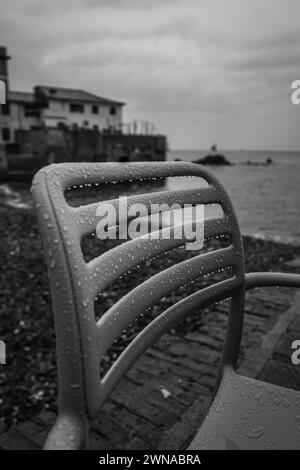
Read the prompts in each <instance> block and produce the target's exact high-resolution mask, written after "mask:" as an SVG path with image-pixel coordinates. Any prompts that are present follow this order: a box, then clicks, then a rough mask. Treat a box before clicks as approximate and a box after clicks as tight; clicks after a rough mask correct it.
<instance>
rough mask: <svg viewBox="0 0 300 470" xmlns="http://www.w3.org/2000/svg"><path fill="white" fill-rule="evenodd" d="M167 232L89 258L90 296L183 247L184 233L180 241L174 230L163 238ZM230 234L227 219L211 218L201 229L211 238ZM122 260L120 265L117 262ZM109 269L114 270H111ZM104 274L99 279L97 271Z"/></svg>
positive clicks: (133, 241) (131, 241)
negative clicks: (151, 261) (163, 254)
mask: <svg viewBox="0 0 300 470" xmlns="http://www.w3.org/2000/svg"><path fill="white" fill-rule="evenodd" d="M164 230H165V232H168V228H166V229H163V230H159V234H160V238H158V239H149V238H146V237H144V238H135V239H133V240H129V241H128V242H127V243H122V244H121V245H117V246H115V247H114V248H112V249H110V250H109V251H107V252H105V253H103V254H102V255H101V256H98V257H96V258H94V259H92V260H91V261H90V262H89V263H87V270H88V274H89V275H88V281H87V283H89V282H90V281H89V279H90V278H92V279H94V283H93V288H94V290H93V294H94V295H96V294H97V293H98V292H99V291H101V290H102V289H105V288H106V287H107V286H108V285H109V284H110V283H111V282H112V281H113V280H114V279H116V278H117V277H119V276H121V275H122V274H124V273H127V272H128V271H129V270H130V269H132V268H134V267H136V266H138V265H139V264H141V263H142V262H145V261H147V260H149V259H151V258H153V257H154V256H157V255H159V254H161V253H164V252H167V251H169V250H173V249H174V248H176V247H178V246H181V245H183V243H184V242H186V241H187V238H186V237H185V235H184V233H183V237H182V238H174V237H173V236H172V234H173V232H174V229H171V230H170V238H165V239H164V238H162V237H161V235H162V234H163V232H164ZM229 233H230V225H229V223H228V220H226V218H216V219H210V220H208V221H207V222H206V223H205V226H204V237H205V238H210V237H213V236H214V235H218V236H221V235H226V234H229ZM120 259H121V262H120ZM112 266H113V267H114V268H113V269H112ZM103 271H105V272H107V273H108V274H107V276H105V277H104V276H100V275H99V273H100V272H103Z"/></svg>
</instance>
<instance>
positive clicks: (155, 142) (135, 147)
mask: <svg viewBox="0 0 300 470" xmlns="http://www.w3.org/2000/svg"><path fill="white" fill-rule="evenodd" d="M9 59H10V57H9V56H8V55H7V51H6V48H5V47H1V46H0V80H2V81H3V82H4V84H5V87H4V88H5V89H6V92H7V94H6V98H7V99H6V104H1V106H0V180H5V179H6V178H12V179H21V180H22V179H23V178H25V179H27V177H28V178H32V176H33V174H34V173H35V172H36V171H37V170H38V169H39V168H41V167H42V166H45V165H48V164H50V163H59V162H74V161H87V162H106V161H113V162H131V161H153V160H156V161H159V160H165V158H166V151H167V139H166V137H165V136H164V135H161V134H159V133H158V132H157V130H156V128H155V126H154V125H153V124H152V123H150V122H147V121H141V120H136V119H135V120H133V121H132V122H131V123H127V124H124V123H123V115H122V112H123V107H124V103H122V102H120V101H116V100H111V99H108V98H103V97H101V96H97V95H94V94H92V93H88V92H86V91H83V90H76V89H71V88H62V87H54V86H51V87H50V86H43V85H38V86H35V87H34V88H33V91H32V92H23V91H12V90H10V86H9V73H8V61H9Z"/></svg>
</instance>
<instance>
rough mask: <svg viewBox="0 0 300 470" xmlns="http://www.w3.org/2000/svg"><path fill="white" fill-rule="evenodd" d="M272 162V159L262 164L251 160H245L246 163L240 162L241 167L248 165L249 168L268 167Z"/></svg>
mask: <svg viewBox="0 0 300 470" xmlns="http://www.w3.org/2000/svg"><path fill="white" fill-rule="evenodd" d="M273 164H274V162H273V160H272V158H267V159H266V160H265V161H264V162H257V161H256V162H252V161H251V160H247V161H246V162H241V165H250V166H269V165H273Z"/></svg>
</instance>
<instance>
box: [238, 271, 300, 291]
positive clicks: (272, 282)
mask: <svg viewBox="0 0 300 470" xmlns="http://www.w3.org/2000/svg"><path fill="white" fill-rule="evenodd" d="M271 286H278V287H279V286H281V287H300V274H289V273H249V274H246V276H245V287H246V290H249V289H253V288H255V287H271Z"/></svg>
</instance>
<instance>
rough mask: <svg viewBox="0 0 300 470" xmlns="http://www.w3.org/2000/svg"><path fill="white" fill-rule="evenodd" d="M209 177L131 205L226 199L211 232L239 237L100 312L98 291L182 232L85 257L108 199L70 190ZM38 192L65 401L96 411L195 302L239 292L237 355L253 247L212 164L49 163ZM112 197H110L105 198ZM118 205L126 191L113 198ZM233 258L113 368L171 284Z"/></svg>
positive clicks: (174, 242)
mask: <svg viewBox="0 0 300 470" xmlns="http://www.w3.org/2000/svg"><path fill="white" fill-rule="evenodd" d="M189 176H193V177H200V178H204V179H205V180H206V182H207V183H208V184H207V186H206V187H200V185H199V188H195V189H186V190H183V189H178V190H167V191H166V190H164V191H157V192H151V193H147V194H136V195H132V196H129V197H128V208H129V207H130V206H131V205H132V204H134V203H136V202H139V203H141V202H142V203H143V204H145V205H146V206H147V207H149V208H150V205H151V204H154V203H158V204H161V203H169V204H174V203H179V204H180V205H181V206H182V205H183V204H193V205H197V204H213V203H216V204H220V205H221V206H222V209H223V216H222V217H218V218H216V219H213V220H210V221H207V222H206V223H205V226H204V231H205V238H209V237H213V236H219V235H225V234H230V235H231V242H230V246H227V247H226V248H221V249H218V250H216V251H212V252H209V253H205V254H203V253H202V254H198V255H195V256H194V257H192V258H190V259H186V260H185V261H183V262H180V263H178V264H176V265H174V266H171V267H169V268H168V269H166V270H163V271H162V272H159V273H157V274H156V275H154V276H152V277H151V278H150V279H148V280H147V281H145V282H142V283H141V284H140V285H139V286H137V287H136V288H134V289H133V290H132V291H131V292H129V293H128V294H127V295H125V296H124V297H123V298H121V299H120V300H119V301H118V302H116V304H115V305H113V306H112V307H111V308H110V309H109V310H108V311H106V312H105V313H104V315H103V316H102V317H101V318H100V319H99V320H98V321H96V320H95V314H94V298H95V296H96V295H97V294H98V293H100V292H101V291H102V290H103V289H105V288H106V287H107V286H108V285H110V284H111V283H112V282H113V281H114V280H116V279H118V278H119V277H120V276H121V275H122V274H124V273H126V272H127V271H129V270H130V269H131V268H133V267H134V266H137V265H139V264H140V263H142V262H143V261H145V260H147V259H150V258H152V257H153V256H156V255H158V254H160V253H163V252H166V251H168V250H171V249H173V248H174V247H177V246H179V245H182V243H183V241H182V240H178V239H169V240H167V239H156V240H150V239H149V238H147V237H143V238H136V239H133V240H129V241H126V242H124V243H122V244H120V245H118V246H116V247H114V248H112V249H111V250H109V251H107V252H105V253H103V254H102V255H100V256H99V257H97V258H95V259H93V260H92V261H90V262H86V261H85V260H84V256H83V253H82V248H81V240H82V237H84V236H86V235H88V234H91V233H93V232H95V229H96V225H97V222H98V221H99V217H97V215H96V210H97V208H98V207H99V203H92V204H87V205H81V206H79V207H71V206H70V205H69V204H68V203H67V201H66V199H65V191H66V190H67V189H68V188H69V187H72V186H74V185H92V184H99V183H100V185H101V184H103V183H111V182H124V181H135V180H136V181H139V182H140V181H144V182H145V181H147V180H150V182H151V181H152V180H153V179H156V178H165V177H189ZM32 191H33V196H34V201H35V205H36V208H37V212H38V218H39V223H40V226H41V233H42V238H43V244H44V250H45V254H46V261H47V265H48V271H49V277H50V283H51V293H52V301H53V309H54V314H55V326H56V337H57V355H58V378H59V410H60V412H61V411H64V412H66V411H71V412H75V413H79V414H82V413H86V415H87V416H88V418H89V419H93V418H94V417H95V416H96V414H97V413H98V411H99V409H100V407H101V405H102V404H103V402H104V401H105V399H106V398H107V396H108V394H109V393H110V392H111V390H112V389H113V387H114V386H115V384H116V383H117V381H118V380H119V379H120V378H121V377H122V375H123V374H124V373H125V372H126V371H127V370H128V368H129V367H130V366H131V365H132V364H133V362H134V361H135V360H136V359H137V358H138V357H139V356H140V355H141V354H142V352H144V351H145V350H146V349H147V348H148V347H149V346H150V345H152V344H153V343H154V342H155V341H156V340H157V339H158V338H159V337H160V336H161V335H162V334H163V333H165V332H166V331H167V330H168V329H169V328H170V327H172V325H174V324H175V323H177V322H178V321H179V320H181V319H183V318H184V316H185V315H186V314H187V313H188V312H189V311H190V310H192V309H195V308H198V307H199V309H200V308H201V307H203V306H206V305H209V304H211V303H213V302H216V301H220V300H222V299H224V298H227V297H231V298H232V308H231V314H230V318H229V326H228V330H227V333H228V340H227V346H226V347H225V359H224V360H225V362H228V363H234V361H235V359H236V355H237V353H238V348H239V344H240V337H241V330H242V323H243V318H242V315H243V302H244V293H243V292H244V283H245V281H244V256H243V248H242V241H241V235H240V231H239V226H238V222H237V219H236V216H235V212H234V210H233V207H232V204H231V201H230V199H229V197H228V195H227V193H226V192H225V190H224V188H223V187H222V185H221V184H220V182H219V181H218V180H217V178H216V177H215V176H214V175H213V174H212V173H211V172H209V171H208V170H207V169H206V168H204V167H202V166H200V165H196V164H189V163H181V162H173V163H165V162H160V163H156V162H153V163H144V162H143V163H129V164H124V163H121V164H117V163H64V164H56V165H50V166H48V167H46V168H44V169H42V170H40V171H39V172H38V173H37V175H36V176H35V178H34V181H33V185H32ZM105 202H107V201H105ZM110 203H111V204H113V205H114V206H115V207H116V208H118V204H119V200H118V199H113V200H110ZM227 267H232V277H230V278H229V279H226V280H223V281H219V282H216V283H215V284H213V285H211V286H209V287H206V288H204V289H202V290H200V291H197V292H195V293H193V294H192V295H189V296H188V297H186V298H184V299H182V300H181V301H180V302H178V303H176V304H175V305H173V306H172V307H170V308H168V310H166V311H165V312H163V313H162V314H161V315H159V316H158V317H156V318H155V319H153V320H152V321H151V323H149V324H148V325H147V326H146V327H145V328H144V329H143V330H142V331H141V332H140V333H139V334H138V335H137V336H136V337H135V338H134V340H133V341H132V342H131V343H130V344H129V346H128V347H127V348H126V349H125V351H123V353H122V354H121V355H120V357H119V358H118V360H117V361H116V362H115V363H114V364H113V366H112V367H111V368H110V370H109V371H108V372H107V373H106V374H105V376H104V377H100V373H99V369H100V361H101V357H102V356H103V355H104V354H105V352H106V351H107V349H108V348H109V347H110V346H111V345H112V343H113V342H114V340H115V339H116V338H117V337H118V336H119V335H120V334H121V333H122V331H123V330H124V329H125V328H126V327H127V326H128V324H129V323H130V322H131V321H133V320H134V319H135V318H137V317H138V316H139V315H140V314H142V313H144V312H145V311H146V310H147V309H148V308H149V307H151V306H153V305H155V304H156V303H157V302H159V300H160V299H161V298H163V297H164V296H166V295H167V294H168V292H171V291H172V290H174V289H176V288H178V287H180V286H183V285H185V284H187V283H188V282H191V281H193V280H195V279H197V278H199V277H200V276H202V275H206V274H209V273H212V272H215V271H217V270H221V269H223V268H227Z"/></svg>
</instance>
